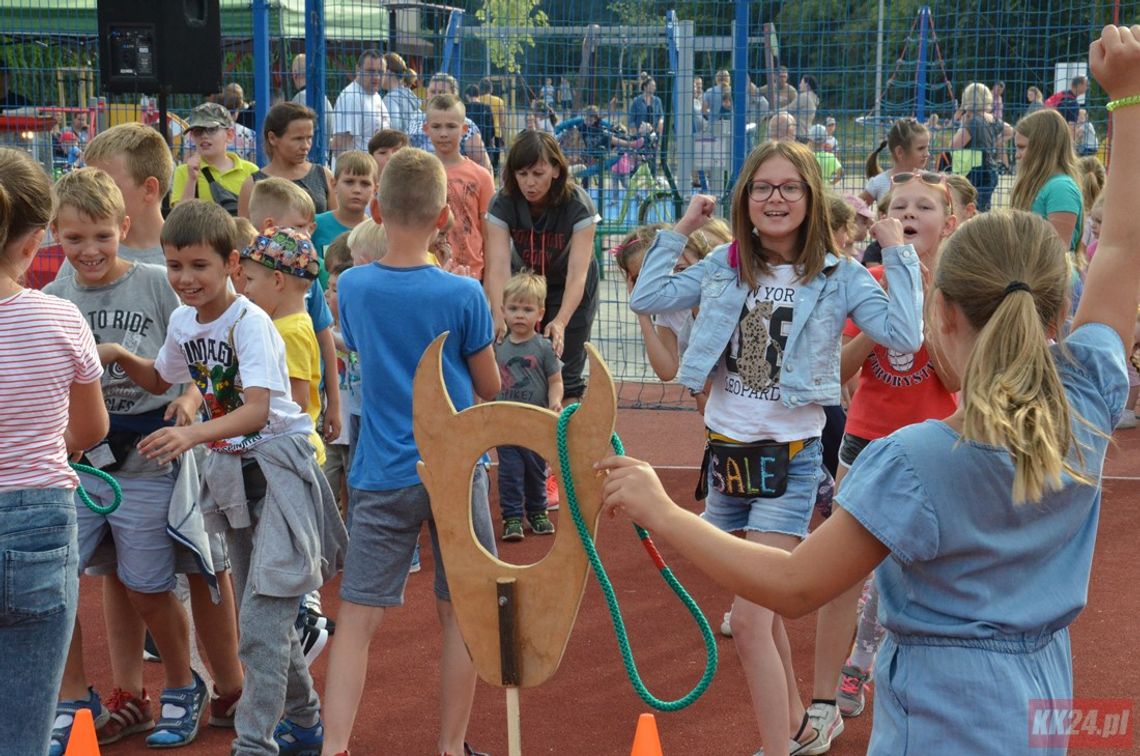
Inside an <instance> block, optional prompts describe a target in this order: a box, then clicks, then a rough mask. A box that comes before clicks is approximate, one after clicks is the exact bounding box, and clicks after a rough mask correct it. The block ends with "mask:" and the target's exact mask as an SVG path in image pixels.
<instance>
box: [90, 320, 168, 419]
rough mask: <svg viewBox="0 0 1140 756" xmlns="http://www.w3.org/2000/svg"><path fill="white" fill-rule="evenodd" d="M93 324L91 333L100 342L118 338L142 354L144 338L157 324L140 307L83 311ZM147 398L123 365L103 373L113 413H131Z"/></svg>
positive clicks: (104, 399)
mask: <svg viewBox="0 0 1140 756" xmlns="http://www.w3.org/2000/svg"><path fill="white" fill-rule="evenodd" d="M83 314H84V316H85V317H86V318H87V323H88V325H90V326H91V334H92V335H93V336H94V337H95V343H96V344H102V343H103V342H104V340H107V341H111V342H114V341H117V342H119V343H120V344H122V345H123V347H124V348H125V349H126V350H127V351H128V352H130V353H131V354H138V353H139V345H140V344H141V343H142V341H143V339H145V338H147V337H148V336H150V335H151V333H150V330H151V328H153V327H154V326H155V321H154V318H152V317H151V316H150V315H148V314H147V313H145V312H138V311H137V310H117V309H106V310H102V309H101V310H88V311H87V312H85V313H83ZM142 398H143V395H142V391H141V389H139V387H138V386H136V385H135V384H134V382H133V381H132V380H131V379H130V378H129V377H128V376H127V373H126V371H125V370H123V368H122V367H121V366H120V365H119V363H117V362H115V363H112V364H111V365H110V366H108V367H107V368H105V371H104V373H103V402H104V404H106V405H107V411H108V412H110V413H112V414H124V415H126V414H130V412H131V409H133V408H134V406H135V405H136V404H138V402H139V400H140V399H142Z"/></svg>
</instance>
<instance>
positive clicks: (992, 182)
mask: <svg viewBox="0 0 1140 756" xmlns="http://www.w3.org/2000/svg"><path fill="white" fill-rule="evenodd" d="M966 180H967V181H969V182H970V183H971V184H973V185H974V188H975V189H977V190H978V201H977V202H976V203H975V206H976V207H977V208H978V212H979V213H984V212H986V211H987V210H989V209H990V200H991V199H992V198H993V196H994V190H995V189H997V171H996V170H994V169H993V168H974V169H972V170H971V171H970V172H969V173H967V174H966Z"/></svg>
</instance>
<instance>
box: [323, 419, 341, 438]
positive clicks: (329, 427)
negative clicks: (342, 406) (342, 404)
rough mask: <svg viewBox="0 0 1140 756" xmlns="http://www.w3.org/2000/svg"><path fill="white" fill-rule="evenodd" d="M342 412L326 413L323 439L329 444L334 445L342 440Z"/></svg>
mask: <svg viewBox="0 0 1140 756" xmlns="http://www.w3.org/2000/svg"><path fill="white" fill-rule="evenodd" d="M340 425H341V423H340V412H337V413H335V414H333V413H332V412H325V423H324V428H322V429H321V430H322V432H321V437H322V438H323V439H324V440H325V441H327V442H328V443H330V444H331V443H332V442H333V441H336V440H337V439H338V438H340Z"/></svg>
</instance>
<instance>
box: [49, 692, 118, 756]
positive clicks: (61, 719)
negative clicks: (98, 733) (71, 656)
mask: <svg viewBox="0 0 1140 756" xmlns="http://www.w3.org/2000/svg"><path fill="white" fill-rule="evenodd" d="M87 693H88V696H87V698H80V699H77V700H75V701H60V702H59V703H57V704H56V705H55V723H54V724H52V727H51V746H50V747H49V749H48V755H49V756H63V754H64V752H66V751H67V743H68V741H69V740H71V726H72V725H73V724H75V712H77V711H79V710H80V709H90V710H91V718H92V719H93V720H95V729H96V730H98V729H99V728H100V727H102V726H103V725H105V724H107V720H108V719H110V718H111V712H109V711H107V709H106V708H105V707H104V706H103V703H102V702H101V701H100V700H99V694H98V693H96V692H95V689H94V688H88V689H87Z"/></svg>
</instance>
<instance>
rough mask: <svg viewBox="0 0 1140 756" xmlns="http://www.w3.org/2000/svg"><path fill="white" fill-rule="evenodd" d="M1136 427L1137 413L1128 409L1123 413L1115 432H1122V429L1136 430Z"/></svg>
mask: <svg viewBox="0 0 1140 756" xmlns="http://www.w3.org/2000/svg"><path fill="white" fill-rule="evenodd" d="M1136 425H1137V420H1136V411H1135V410H1130V409H1126V410H1124V412H1123V413H1121V415H1120V420H1118V421H1117V423H1116V428H1115V430H1120V429H1121V428H1135V427H1136Z"/></svg>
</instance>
